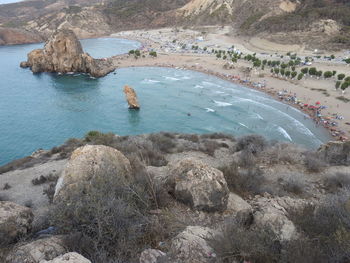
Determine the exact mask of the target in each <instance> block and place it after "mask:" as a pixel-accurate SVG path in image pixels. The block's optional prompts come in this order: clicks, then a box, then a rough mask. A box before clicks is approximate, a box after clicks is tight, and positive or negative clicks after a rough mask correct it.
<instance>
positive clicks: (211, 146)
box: [199, 140, 222, 156]
mask: <svg viewBox="0 0 350 263" xmlns="http://www.w3.org/2000/svg"><path fill="white" fill-rule="evenodd" d="M221 147H222V144H220V143H218V142H217V141H212V140H204V141H202V142H201V143H200V146H199V150H200V151H201V152H204V153H206V154H208V155H210V156H214V155H215V151H216V150H217V149H220V148H221Z"/></svg>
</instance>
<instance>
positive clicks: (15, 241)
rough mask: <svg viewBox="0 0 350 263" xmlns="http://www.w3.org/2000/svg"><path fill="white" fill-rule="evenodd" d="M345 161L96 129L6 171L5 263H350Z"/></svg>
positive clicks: (2, 212) (246, 140)
mask: <svg viewBox="0 0 350 263" xmlns="http://www.w3.org/2000/svg"><path fill="white" fill-rule="evenodd" d="M349 153H350V145H349V143H340V142H330V143H328V144H327V145H324V146H322V147H321V148H320V149H319V150H318V151H317V152H309V151H307V150H305V149H302V148H300V147H297V146H295V145H290V144H284V143H276V142H267V141H265V139H264V138H262V137H259V136H255V135H254V136H245V137H242V138H237V139H236V138H234V137H232V136H230V135H224V134H208V135H195V134H192V135H191V134H174V133H159V134H151V135H139V136H125V137H119V136H116V135H114V134H102V133H99V132H90V133H88V134H87V135H86V136H85V137H84V138H83V139H70V140H69V141H67V142H66V143H65V144H64V145H62V146H59V147H55V148H53V149H51V150H50V151H38V152H36V153H34V154H33V155H32V157H28V158H24V159H22V160H17V161H16V162H13V163H11V164H8V165H6V166H3V167H0V172H1V174H0V178H1V183H2V185H1V190H0V196H1V200H2V201H0V242H1V248H0V249H1V253H0V255H2V258H1V256H0V261H1V262H142V263H145V262H243V261H248V262H348V260H349V255H350V251H349V246H348V244H349V242H350V240H349V231H350V226H349V225H348V222H349V215H350V214H349V207H348V202H349V201H348V200H349V191H348V187H349V186H350V168H349V165H350V154H349ZM43 193H44V194H43ZM68 252H70V253H68ZM77 253H79V254H80V255H79V254H77ZM287 259H288V260H287Z"/></svg>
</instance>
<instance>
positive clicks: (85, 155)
mask: <svg viewBox="0 0 350 263" xmlns="http://www.w3.org/2000/svg"><path fill="white" fill-rule="evenodd" d="M130 172H131V166H130V162H129V160H128V159H127V158H126V157H125V156H124V155H123V154H122V153H121V152H119V151H118V150H116V149H114V148H111V147H108V146H104V145H86V146H83V147H80V148H78V149H76V150H75V151H74V152H73V153H72V155H71V157H70V160H69V162H68V164H67V166H66V168H65V169H64V170H63V172H62V175H61V177H60V178H59V180H58V182H57V185H56V189H55V199H57V198H58V197H61V198H65V197H67V195H69V190H71V191H74V187H77V186H79V185H80V184H83V183H89V182H91V180H93V179H96V178H98V177H101V176H118V177H120V178H121V179H122V178H128V177H129V176H130Z"/></svg>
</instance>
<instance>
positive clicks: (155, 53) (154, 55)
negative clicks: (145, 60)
mask: <svg viewBox="0 0 350 263" xmlns="http://www.w3.org/2000/svg"><path fill="white" fill-rule="evenodd" d="M149 55H150V56H151V57H157V52H155V51H151V52H149Z"/></svg>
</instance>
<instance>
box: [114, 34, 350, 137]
mask: <svg viewBox="0 0 350 263" xmlns="http://www.w3.org/2000/svg"><path fill="white" fill-rule="evenodd" d="M227 33H228V29H227V28H224V29H223V30H222V32H221V31H220V33H217V32H215V31H213V33H206V34H204V36H203V33H202V32H199V31H194V30H190V29H186V30H180V31H179V30H174V29H161V30H150V31H143V30H136V31H127V32H120V33H117V34H112V35H111V36H112V37H122V38H128V39H133V40H138V41H140V42H141V43H142V44H143V47H142V50H143V52H142V55H144V57H143V56H141V57H140V58H138V59H136V58H135V57H134V56H132V55H130V56H129V55H121V56H115V57H113V58H112V60H113V63H114V65H115V67H116V68H124V67H145V66H149V67H173V68H182V69H189V70H195V71H200V72H203V73H206V74H210V75H214V76H217V77H220V78H223V79H226V80H229V81H233V82H235V83H239V84H241V85H244V86H247V87H250V88H254V89H258V90H260V91H262V92H265V93H267V94H269V95H271V96H272V97H274V98H276V99H277V100H279V101H282V102H285V103H287V104H288V105H291V106H293V107H296V108H298V109H300V110H302V111H304V112H305V113H307V114H308V115H310V117H311V118H314V119H315V125H323V126H325V127H326V128H328V129H329V130H330V133H331V134H332V136H333V137H334V139H335V140H344V139H346V138H349V137H350V125H348V124H347V123H349V122H350V103H349V102H345V101H342V100H339V99H337V97H339V96H343V97H344V98H346V99H349V100H350V96H349V91H347V92H345V93H344V94H342V92H341V91H339V90H335V82H336V80H335V78H331V79H323V78H320V79H317V78H316V77H311V76H307V77H305V78H303V79H302V80H300V81H298V80H292V79H287V78H284V77H280V76H275V75H273V74H271V73H270V68H269V67H267V68H266V69H265V70H262V69H261V68H260V69H254V68H253V69H252V70H248V68H252V63H249V62H247V61H245V60H243V59H240V60H238V62H237V63H234V64H232V65H229V67H228V65H227V61H224V60H223V59H218V58H216V57H215V55H213V54H210V52H197V51H193V50H189V49H185V50H183V49H180V48H179V47H178V46H179V45H182V44H183V43H186V45H187V46H190V45H195V44H197V45H198V46H200V47H202V48H204V47H207V49H208V50H209V49H210V50H211V49H212V48H214V49H224V50H225V49H228V48H229V47H232V45H234V46H235V47H236V48H237V49H239V51H240V52H243V53H244V54H252V53H256V54H257V55H256V56H257V57H258V58H260V59H264V58H266V59H270V60H278V59H280V56H281V54H283V53H277V51H276V52H275V53H271V52H269V51H268V50H266V51H264V52H262V53H258V52H261V47H260V48H259V51H258V50H252V46H251V45H247V46H245V45H244V41H243V40H242V39H234V38H230V37H229V36H227ZM174 40H175V41H176V43H181V44H178V45H176V43H175V41H174ZM255 41H256V40H255ZM264 45H267V43H264ZM280 46H281V45H279V49H278V48H277V50H278V51H281V49H282V47H280ZM271 48H274V47H269V49H271ZM285 49H286V50H288V47H285ZM149 50H155V51H157V54H158V56H157V57H156V58H153V57H150V56H149V55H148V52H149ZM309 53H310V51H305V53H304V55H308V54H309ZM298 55H299V53H298ZM300 55H303V53H301V54H300ZM338 55H339V54H338ZM339 56H340V55H339ZM280 60H281V59H280ZM282 61H283V59H282ZM286 61H288V60H287V59H286ZM225 64H226V66H225ZM312 66H313V67H316V68H317V69H318V70H322V71H327V70H336V71H337V74H339V73H344V74H345V75H346V76H349V75H350V67H349V66H348V65H346V64H345V63H341V61H339V60H335V61H332V62H330V61H326V60H322V58H321V59H315V61H314V62H313V65H312ZM300 68H301V67H297V71H300ZM316 103H317V105H316ZM305 105H308V106H305ZM309 106H311V107H312V108H313V109H310V108H309ZM320 106H321V108H322V110H320V111H318V110H317V109H316V108H318V107H320ZM317 112H318V114H321V117H318V118H315V116H316V117H317Z"/></svg>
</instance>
